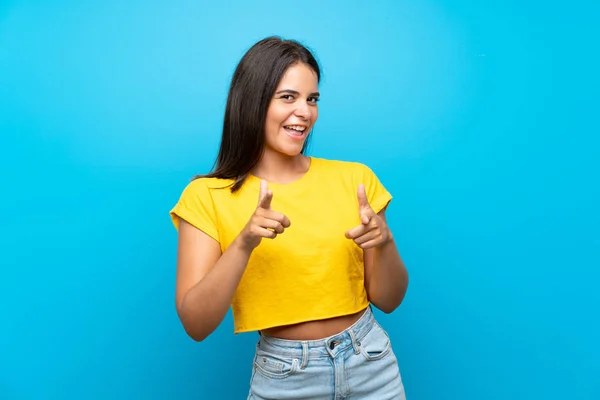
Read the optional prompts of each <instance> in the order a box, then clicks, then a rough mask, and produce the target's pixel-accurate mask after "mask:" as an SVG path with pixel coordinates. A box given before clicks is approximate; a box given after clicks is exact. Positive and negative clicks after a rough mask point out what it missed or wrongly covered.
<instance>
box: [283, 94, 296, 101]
mask: <svg viewBox="0 0 600 400" xmlns="http://www.w3.org/2000/svg"><path fill="white" fill-rule="evenodd" d="M280 98H281V99H284V100H293V99H294V96H292V95H291V94H284V95H282V96H281V97H280Z"/></svg>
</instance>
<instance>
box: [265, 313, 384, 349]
mask: <svg viewBox="0 0 600 400" xmlns="http://www.w3.org/2000/svg"><path fill="white" fill-rule="evenodd" d="M375 323H376V322H375V317H374V316H373V312H372V311H371V307H370V306H369V307H367V309H366V311H365V313H364V314H363V315H362V316H361V317H360V318H359V319H358V321H356V322H355V323H354V324H353V325H352V326H350V327H348V328H346V329H345V330H344V331H342V332H340V333H338V334H335V335H333V336H330V337H326V338H323V339H317V340H287V339H278V338H274V337H271V336H265V335H261V336H260V340H259V342H258V345H257V347H258V349H260V350H263V351H265V352H268V353H273V354H277V355H282V356H288V357H296V358H302V359H304V360H306V359H308V358H317V357H322V356H324V355H326V354H329V355H330V356H332V357H335V356H336V354H337V353H339V352H342V351H344V350H346V349H347V348H348V347H350V346H352V347H353V348H354V350H355V351H356V352H358V348H359V346H360V341H361V340H362V339H363V338H364V337H365V336H366V335H367V333H369V331H370V330H371V328H372V327H373V325H374V324H375Z"/></svg>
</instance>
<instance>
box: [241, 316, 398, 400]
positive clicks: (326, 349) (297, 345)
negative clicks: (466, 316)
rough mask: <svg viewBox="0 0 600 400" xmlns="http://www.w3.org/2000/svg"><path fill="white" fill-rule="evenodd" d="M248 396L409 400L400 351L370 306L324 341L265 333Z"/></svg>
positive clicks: (264, 398)
mask: <svg viewBox="0 0 600 400" xmlns="http://www.w3.org/2000/svg"><path fill="white" fill-rule="evenodd" d="M248 399H249V400H252V399H254V400H267V399H269V400H287V399H294V400H301V399H306V400H308V399H311V400H312V399H314V400H320V399H323V400H326V399H327V400H355V399H361V400H370V399H372V400H392V399H393V400H405V399H406V397H405V394H404V386H403V384H402V378H401V376H400V370H399V368H398V362H397V360H396V356H395V355H394V352H393V350H392V346H391V344H390V339H389V337H388V335H387V333H386V332H385V331H384V330H383V328H381V326H380V325H379V324H378V323H377V321H376V320H375V318H374V317H373V313H372V311H371V309H370V308H368V309H367V310H366V312H365V313H364V314H363V315H362V316H361V318H360V319H359V320H358V321H357V322H356V323H355V324H354V325H352V326H351V327H349V328H348V329H346V330H345V331H343V332H341V333H339V334H337V335H334V336H331V337H328V338H325V339H321V340H308V341H293V340H283V339H276V338H272V337H267V336H265V335H261V337H260V339H259V342H258V344H257V345H256V355H255V357H254V365H253V368H252V379H251V381H250V394H249V395H248Z"/></svg>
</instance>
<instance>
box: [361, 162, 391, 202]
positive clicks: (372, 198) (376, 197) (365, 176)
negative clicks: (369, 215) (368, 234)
mask: <svg viewBox="0 0 600 400" xmlns="http://www.w3.org/2000/svg"><path fill="white" fill-rule="evenodd" d="M358 183H359V184H360V183H362V184H363V185H365V192H366V193H367V198H368V199H369V204H370V205H371V208H373V211H375V212H376V213H378V212H380V211H381V210H383V209H385V208H386V207H387V205H388V204H389V203H390V201H391V200H392V195H391V194H390V192H388V190H387V189H386V188H385V187H384V186H383V184H382V183H381V181H380V180H379V178H378V177H377V175H375V173H374V172H373V171H372V170H371V168H369V167H367V166H366V165H362V178H361V182H358Z"/></svg>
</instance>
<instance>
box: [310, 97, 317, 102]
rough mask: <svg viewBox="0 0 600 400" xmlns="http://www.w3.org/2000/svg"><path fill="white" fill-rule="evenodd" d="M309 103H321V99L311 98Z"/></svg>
mask: <svg viewBox="0 0 600 400" xmlns="http://www.w3.org/2000/svg"><path fill="white" fill-rule="evenodd" d="M308 101H309V102H310V103H317V102H318V101H319V98H318V97H309V98H308Z"/></svg>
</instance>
